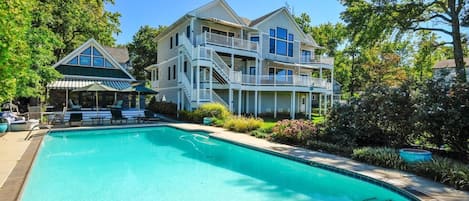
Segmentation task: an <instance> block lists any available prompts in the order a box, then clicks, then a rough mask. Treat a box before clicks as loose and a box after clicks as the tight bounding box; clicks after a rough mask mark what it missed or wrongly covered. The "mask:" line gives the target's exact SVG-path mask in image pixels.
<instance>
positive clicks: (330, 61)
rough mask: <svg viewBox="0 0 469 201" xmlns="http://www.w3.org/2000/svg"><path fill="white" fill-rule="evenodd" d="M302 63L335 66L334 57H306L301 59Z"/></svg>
mask: <svg viewBox="0 0 469 201" xmlns="http://www.w3.org/2000/svg"><path fill="white" fill-rule="evenodd" d="M300 63H302V64H313V63H320V64H328V65H334V57H315V58H313V57H311V56H304V55H302V56H301V57H300Z"/></svg>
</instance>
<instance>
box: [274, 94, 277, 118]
mask: <svg viewBox="0 0 469 201" xmlns="http://www.w3.org/2000/svg"><path fill="white" fill-rule="evenodd" d="M276 118H277V91H275V92H274V119H276Z"/></svg>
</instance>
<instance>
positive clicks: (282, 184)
mask: <svg viewBox="0 0 469 201" xmlns="http://www.w3.org/2000/svg"><path fill="white" fill-rule="evenodd" d="M22 200H24V201H33V200H34V201H36V200H40V201H42V200H47V201H63V200H80V201H81V200H83V201H85V200H87V201H88V200H90V201H91V200H99V201H111V200H112V201H119V200H122V201H129V200H137V201H147V200H148V201H150V200H151V201H221V200H223V201H276V200H279V201H290V200H295V201H306V200H314V201H326V200H327V201H331V200H334V201H336V200H345V201H347V200H356V201H378V200H380V201H384V200H386V201H390V200H393V201H400V200H408V199H407V198H405V197H402V196H400V195H399V194H397V193H395V192H392V191H390V190H388V189H385V188H382V187H379V186H376V185H373V184H371V183H368V182H364V181H362V180H359V179H355V178H352V177H347V176H344V175H341V174H337V173H334V172H331V171H327V170H324V169H321V168H316V167H312V166H309V165H305V164H303V163H299V162H294V161H291V160H288V159H285V158H281V157H277V156H274V155H270V154H266V153H262V152H258V151H254V150H251V149H248V148H244V147H240V146H237V145H233V144H230V143H227V142H223V141H219V140H215V139H212V138H207V137H206V134H204V133H200V132H187V131H182V130H178V129H175V128H171V127H147V128H126V129H108V130H87V131H66V132H53V133H51V134H49V135H47V136H45V138H44V141H43V144H42V145H41V147H40V150H39V153H38V155H37V158H36V161H35V162H34V164H33V167H32V170H31V172H30V175H29V178H28V181H27V183H26V186H25V189H24V192H23V194H22Z"/></svg>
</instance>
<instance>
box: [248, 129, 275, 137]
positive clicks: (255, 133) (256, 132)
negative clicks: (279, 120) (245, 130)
mask: <svg viewBox="0 0 469 201" xmlns="http://www.w3.org/2000/svg"><path fill="white" fill-rule="evenodd" d="M251 136H254V137H256V138H261V139H266V138H269V136H270V134H268V133H265V132H262V131H261V129H260V128H259V129H257V130H253V131H251Z"/></svg>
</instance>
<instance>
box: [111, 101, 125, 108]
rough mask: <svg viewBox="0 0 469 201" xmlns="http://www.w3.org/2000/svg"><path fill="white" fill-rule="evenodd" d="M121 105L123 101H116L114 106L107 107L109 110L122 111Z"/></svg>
mask: <svg viewBox="0 0 469 201" xmlns="http://www.w3.org/2000/svg"><path fill="white" fill-rule="evenodd" d="M123 103H124V101H123V100H118V101H117V102H116V103H115V104H114V105H109V106H108V107H109V108H111V109H122V104H123Z"/></svg>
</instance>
